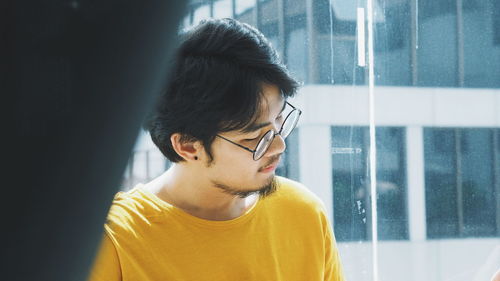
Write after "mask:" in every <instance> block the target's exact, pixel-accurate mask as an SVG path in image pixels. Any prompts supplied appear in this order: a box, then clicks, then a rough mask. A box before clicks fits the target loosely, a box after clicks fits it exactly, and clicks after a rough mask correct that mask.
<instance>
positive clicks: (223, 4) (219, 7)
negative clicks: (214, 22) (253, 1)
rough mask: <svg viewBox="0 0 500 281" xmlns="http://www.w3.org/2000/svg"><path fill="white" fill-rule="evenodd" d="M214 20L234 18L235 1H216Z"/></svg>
mask: <svg viewBox="0 0 500 281" xmlns="http://www.w3.org/2000/svg"><path fill="white" fill-rule="evenodd" d="M213 5H214V8H213V11H214V18H216V19H220V18H232V17H233V1H232V0H216V1H214V4H213Z"/></svg>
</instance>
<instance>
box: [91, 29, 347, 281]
mask: <svg viewBox="0 0 500 281" xmlns="http://www.w3.org/2000/svg"><path fill="white" fill-rule="evenodd" d="M171 75H172V78H171V80H170V83H169V86H168V88H167V90H166V91H165V93H164V94H163V95H162V96H161V97H160V98H159V101H158V103H157V107H156V109H155V110H154V112H153V113H152V114H151V116H150V117H149V118H148V121H147V129H148V130H149V132H150V134H151V138H152V140H153V141H154V143H155V144H156V145H157V146H158V148H159V149H160V150H161V151H162V153H163V154H164V155H165V156H166V157H167V158H168V159H169V160H170V161H171V162H173V163H174V164H173V165H172V167H171V168H170V169H168V171H166V172H165V173H164V174H163V175H161V176H159V177H158V178H156V179H154V180H153V181H151V182H149V183H147V184H139V185H138V186H136V187H134V188H133V189H132V190H130V191H128V192H120V193H118V194H117V195H116V197H115V199H114V201H113V205H112V207H111V209H110V212H109V215H108V221H107V222H106V224H105V235H104V239H103V242H102V245H101V248H100V250H99V253H98V255H97V258H96V261H95V264H94V267H93V269H92V272H91V277H90V280H92V281H97V280H103V281H114V280H141V281H148V280H176V281H180V280H197V281H202V280H217V281H224V280H227V281H235V280H259V281H261V280H273V281H277V280H283V281H293V280H306V281H316V280H317V281H319V280H322V281H323V280H328V281H333V280H335V281H337V280H344V277H343V273H342V268H341V263H340V259H339V254H338V251H337V247H336V244H335V239H334V236H333V232H332V229H331V225H330V223H329V221H328V219H327V216H326V214H325V211H324V207H323V205H322V203H321V201H320V200H319V199H318V198H317V197H316V196H314V195H313V194H312V193H311V192H310V191H308V189H307V188H305V187H304V186H302V185H301V184H299V183H297V182H294V181H291V180H289V179H285V178H282V177H278V176H275V174H274V171H275V169H276V166H277V165H278V163H279V161H280V156H281V155H282V153H283V152H284V150H285V142H284V139H285V138H286V137H287V136H288V135H289V134H290V132H291V131H292V130H293V128H294V127H295V126H296V124H297V122H298V119H299V116H300V113H301V111H300V110H299V109H297V108H295V107H294V106H293V105H291V104H290V103H288V102H287V101H286V98H287V97H290V96H292V95H293V94H295V92H296V89H297V87H298V84H297V82H296V81H295V80H294V79H293V78H291V77H290V76H289V74H288V72H287V71H286V69H285V67H284V66H283V65H282V64H281V63H280V62H279V59H278V56H277V55H276V52H275V51H274V50H273V49H272V47H271V46H270V45H269V43H268V41H267V40H266V39H265V38H264V36H263V35H262V34H261V33H260V32H259V31H257V30H256V29H254V28H252V27H251V26H249V25H246V24H242V23H239V22H237V21H235V20H232V19H223V20H208V21H205V22H202V23H201V24H200V25H199V26H197V27H195V28H194V29H192V30H190V31H189V32H187V33H185V34H184V35H183V39H182V42H181V44H180V46H179V48H178V50H177V53H176V57H175V66H174V70H173V72H172V74H171Z"/></svg>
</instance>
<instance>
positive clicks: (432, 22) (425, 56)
mask: <svg viewBox="0 0 500 281" xmlns="http://www.w3.org/2000/svg"><path fill="white" fill-rule="evenodd" d="M417 3H418V18H417V31H418V34H417V38H418V40H417V43H416V44H417V46H415V48H416V50H417V67H418V85H420V86H437V87H456V86H457V85H458V44H457V42H458V41H457V5H456V2H455V0H442V1H435V0H419V1H417ZM437 27H438V28H437Z"/></svg>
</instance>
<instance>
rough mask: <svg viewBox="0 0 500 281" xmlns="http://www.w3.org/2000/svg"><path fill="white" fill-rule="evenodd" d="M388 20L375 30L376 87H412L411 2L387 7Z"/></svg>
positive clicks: (396, 3) (392, 4) (400, 2)
mask: <svg viewBox="0 0 500 281" xmlns="http://www.w3.org/2000/svg"><path fill="white" fill-rule="evenodd" d="M384 16H385V18H384V21H380V22H378V23H376V24H375V27H374V33H375V34H374V52H375V54H374V55H375V59H376V63H375V65H374V68H375V83H376V84H377V85H391V86H396V85H405V86H408V85H411V84H412V80H411V78H412V75H411V71H412V69H411V67H410V64H411V50H412V46H411V18H412V16H411V8H410V1H409V0H407V1H395V2H388V3H386V5H385V7H384Z"/></svg>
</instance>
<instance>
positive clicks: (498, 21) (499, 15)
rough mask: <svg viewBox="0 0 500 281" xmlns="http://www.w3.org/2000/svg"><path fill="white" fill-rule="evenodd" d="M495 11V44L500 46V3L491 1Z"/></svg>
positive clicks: (493, 16)
mask: <svg viewBox="0 0 500 281" xmlns="http://www.w3.org/2000/svg"><path fill="white" fill-rule="evenodd" d="M491 2H492V5H493V7H492V9H491V10H492V11H493V15H492V18H493V21H492V23H493V42H494V44H495V45H496V46H499V45H500V1H495V0H491Z"/></svg>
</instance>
